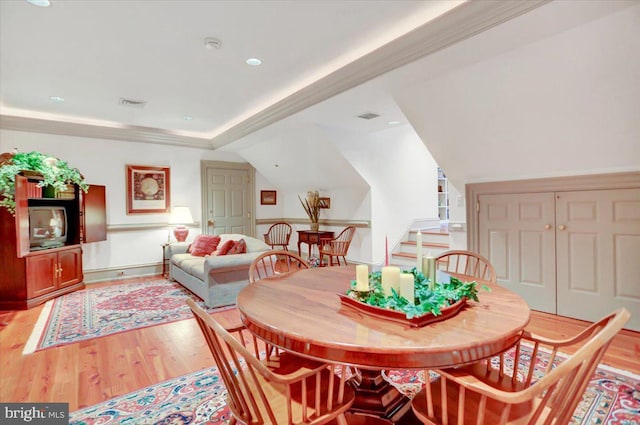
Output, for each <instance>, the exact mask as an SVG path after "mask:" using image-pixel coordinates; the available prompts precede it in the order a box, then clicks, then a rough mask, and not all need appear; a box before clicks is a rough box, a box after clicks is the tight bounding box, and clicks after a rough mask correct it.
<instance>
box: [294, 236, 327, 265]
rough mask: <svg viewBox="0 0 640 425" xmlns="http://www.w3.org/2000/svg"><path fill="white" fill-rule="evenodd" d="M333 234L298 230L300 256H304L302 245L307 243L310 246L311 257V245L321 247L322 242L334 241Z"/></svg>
mask: <svg viewBox="0 0 640 425" xmlns="http://www.w3.org/2000/svg"><path fill="white" fill-rule="evenodd" d="M333 237H334V236H333V232H328V231H323V230H318V231H317V232H315V231H313V230H298V255H300V256H302V254H301V253H300V244H303V243H306V244H307V245H308V246H309V255H308V257H307V259H308V258H309V257H311V245H318V248H319V247H320V245H322V244H321V241H323V240H327V241H328V240H331V239H333Z"/></svg>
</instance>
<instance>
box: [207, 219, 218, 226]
mask: <svg viewBox="0 0 640 425" xmlns="http://www.w3.org/2000/svg"><path fill="white" fill-rule="evenodd" d="M215 222H216V221H215V220H212V219H209V220H207V224H208V225H209V226H213V223H215Z"/></svg>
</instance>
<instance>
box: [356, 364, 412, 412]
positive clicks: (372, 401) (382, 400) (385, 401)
mask: <svg viewBox="0 0 640 425" xmlns="http://www.w3.org/2000/svg"><path fill="white" fill-rule="evenodd" d="M360 373H361V375H362V380H361V381H360V383H357V382H353V381H352V383H353V387H354V389H355V391H356V399H355V401H354V402H353V405H352V406H351V409H349V411H350V412H352V413H353V415H354V418H355V417H357V416H360V415H362V416H365V415H366V416H376V417H378V418H382V419H383V421H381V422H380V423H381V424H383V423H386V424H402V425H410V424H419V423H420V422H419V421H418V419H417V418H416V417H415V416H414V414H413V411H412V410H411V400H409V398H408V397H406V396H405V395H403V394H402V393H401V392H400V391H398V390H397V388H396V387H394V386H393V385H391V384H389V383H388V382H387V381H386V380H385V379H384V378H383V377H382V374H381V373H380V371H377V370H365V369H362V370H360ZM354 423H357V422H354ZM363 423H364V422H363ZM350 424H351V422H350Z"/></svg>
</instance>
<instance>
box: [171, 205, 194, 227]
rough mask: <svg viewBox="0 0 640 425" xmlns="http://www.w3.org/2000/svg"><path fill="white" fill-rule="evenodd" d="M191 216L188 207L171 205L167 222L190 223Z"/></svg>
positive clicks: (191, 220)
mask: <svg viewBox="0 0 640 425" xmlns="http://www.w3.org/2000/svg"><path fill="white" fill-rule="evenodd" d="M192 223H193V216H192V215H191V210H190V209H189V207H173V208H171V216H170V217H169V224H192Z"/></svg>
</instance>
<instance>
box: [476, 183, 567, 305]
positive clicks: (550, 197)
mask: <svg viewBox="0 0 640 425" xmlns="http://www.w3.org/2000/svg"><path fill="white" fill-rule="evenodd" d="M478 199H479V202H480V211H479V213H478V223H479V234H478V236H479V244H480V254H482V255H484V256H485V257H487V258H488V259H489V261H490V262H491V264H493V267H494V268H495V269H496V274H497V276H498V283H499V284H500V285H502V286H504V287H506V288H509V289H510V290H512V291H514V292H516V293H517V294H519V295H520V296H522V297H523V298H524V299H525V300H527V303H528V304H529V306H530V307H531V308H532V309H534V310H540V311H546V312H548V313H555V312H556V275H555V271H556V269H555V268H556V259H555V254H556V252H555V243H556V241H555V232H554V227H555V205H554V194H553V193H522V194H518V193H514V194H500V195H480V196H479V198H478Z"/></svg>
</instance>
